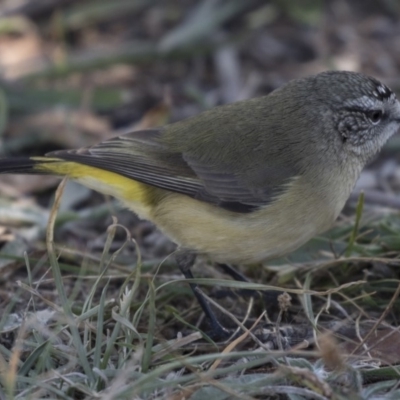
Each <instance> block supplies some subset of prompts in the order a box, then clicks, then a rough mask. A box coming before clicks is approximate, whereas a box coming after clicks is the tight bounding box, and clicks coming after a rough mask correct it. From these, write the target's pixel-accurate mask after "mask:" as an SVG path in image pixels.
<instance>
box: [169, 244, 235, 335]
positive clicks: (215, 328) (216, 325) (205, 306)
mask: <svg viewBox="0 0 400 400" xmlns="http://www.w3.org/2000/svg"><path fill="white" fill-rule="evenodd" d="M175 259H176V262H177V264H178V267H179V269H180V270H181V272H182V274H183V275H184V277H185V278H186V279H193V278H194V276H193V274H192V271H191V269H190V268H191V267H192V266H193V264H194V262H195V260H196V255H195V254H193V253H191V252H189V251H185V250H178V251H177V253H176V254H175ZM189 285H190V287H191V289H192V291H193V293H194V295H195V296H196V299H197V301H198V303H199V304H200V307H201V308H202V310H203V312H204V314H205V315H206V317H207V318H208V321H209V322H210V324H211V330H212V336H213V337H216V338H218V339H227V338H228V337H230V336H231V335H232V332H231V331H230V330H229V329H227V328H225V327H224V326H223V325H222V324H221V323H220V322H219V320H218V318H217V316H216V315H215V313H214V311H213V310H212V308H211V305H210V303H209V302H208V300H207V299H206V298H205V297H204V295H203V294H202V292H201V291H200V289H199V287H198V286H197V285H196V284H195V283H190V284H189Z"/></svg>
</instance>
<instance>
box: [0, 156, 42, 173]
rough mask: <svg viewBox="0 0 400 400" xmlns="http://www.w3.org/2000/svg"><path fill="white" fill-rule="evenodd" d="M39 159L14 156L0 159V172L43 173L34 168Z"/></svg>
mask: <svg viewBox="0 0 400 400" xmlns="http://www.w3.org/2000/svg"><path fill="white" fill-rule="evenodd" d="M37 164H40V161H36V160H32V159H30V158H24V157H16V158H3V159H0V174H43V173H44V172H41V171H37V170H35V169H34V167H35V165H37Z"/></svg>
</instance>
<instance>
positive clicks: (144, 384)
mask: <svg viewBox="0 0 400 400" xmlns="http://www.w3.org/2000/svg"><path fill="white" fill-rule="evenodd" d="M63 184H64V183H62V184H61V185H60V187H59V189H58V190H57V193H56V197H55V202H54V205H53V209H52V211H51V213H50V219H49V223H48V226H47V235H46V246H47V256H48V258H46V259H43V260H42V261H39V262H37V264H40V266H39V267H38V265H36V266H34V265H33V264H32V260H30V259H29V258H28V257H27V256H25V266H26V271H27V278H26V279H24V280H23V281H22V280H21V281H18V282H17V285H18V287H19V291H18V292H17V293H15V295H14V296H13V298H12V299H11V301H10V303H9V304H8V308H7V309H5V312H4V313H3V314H2V318H1V323H0V333H1V334H0V376H1V383H2V385H1V389H0V398H2V399H27V398H29V399H40V398H60V399H77V398H78V399H79V398H82V399H83V398H85V399H133V398H138V399H142V398H143V399H181V398H190V399H199V400H200V399H205V398H210V397H211V398H213V399H233V398H237V399H254V398H273V396H275V397H274V398H289V399H296V400H297V399H396V398H398V397H399V396H400V388H399V387H398V386H399V381H400V380H399V377H400V369H399V368H397V367H396V366H391V365H388V364H387V362H386V361H385V357H387V356H388V354H385V352H384V351H383V352H382V351H381V353H379V352H378V351H376V349H377V348H379V346H380V343H381V344H382V343H384V342H385V337H384V336H385V335H386V336H387V337H389V339H390V340H391V343H392V345H393V343H396V340H397V341H398V340H399V338H398V335H397V328H396V310H397V309H398V308H399V302H398V294H399V292H400V281H399V280H398V279H397V278H395V277H392V278H388V277H381V279H374V280H370V279H368V276H367V275H365V273H364V276H363V268H365V266H366V264H367V263H374V262H381V263H382V262H386V263H388V264H389V265H392V266H393V273H396V268H397V265H398V262H397V261H396V258H393V255H394V254H395V253H393V251H392V249H390V247H388V243H391V242H392V243H394V238H395V237H397V235H398V230H397V229H398V226H399V221H398V220H397V218H398V217H397V216H393V215H391V216H390V217H388V218H387V221H385V218H383V219H382V217H380V219H379V220H378V219H372V220H370V221H369V222H368V224H367V226H365V225H363V221H362V219H361V208H360V206H359V207H358V208H357V215H358V217H357V223H356V224H355V225H353V226H352V225H348V224H347V221H346V224H343V223H342V224H338V226H337V227H336V228H334V229H333V231H331V233H330V234H329V235H330V236H331V237H332V236H333V237H335V236H336V241H337V242H338V243H339V244H340V242H341V241H346V240H347V244H348V245H347V246H345V250H344V252H343V254H345V255H344V256H342V257H339V258H338V259H336V260H334V259H332V254H331V260H330V261H326V260H325V261H323V260H322V259H320V261H319V262H315V261H314V262H313V263H309V262H308V263H307V262H305V263H303V264H302V268H300V269H298V273H296V274H293V273H292V271H291V269H290V268H285V267H283V270H284V271H286V272H285V273H284V274H283V275H282V276H281V277H280V278H281V279H282V278H284V276H285V274H289V275H290V276H291V278H287V277H286V278H284V279H283V280H286V281H287V282H289V284H286V285H285V288H284V287H279V286H272V285H264V284H257V283H246V282H235V281H231V280H225V279H221V278H220V277H219V276H218V275H216V276H215V277H211V278H198V279H194V280H193V281H194V282H197V283H198V284H200V285H201V287H202V288H204V290H205V291H208V290H207V287H208V286H211V287H213V288H214V290H215V288H216V287H217V288H220V289H219V290H221V288H224V290H228V288H234V289H253V290H259V291H266V290H271V289H272V290H281V291H282V290H284V291H285V292H286V293H288V294H290V297H289V295H285V296H286V297H284V298H281V304H280V310H279V312H278V317H277V318H276V319H275V321H276V322H271V323H269V322H268V319H267V317H266V314H265V311H261V310H260V311H257V307H259V304H258V306H257V303H259V301H257V299H252V300H251V301H249V299H247V300H245V301H243V299H241V300H239V299H236V300H235V301H233V305H234V306H233V307H232V302H229V300H227V299H225V298H222V300H217V301H216V300H215V297H214V296H213V297H211V298H210V297H209V299H210V302H211V303H213V304H214V305H215V307H216V309H217V310H218V309H220V310H219V312H220V313H221V317H222V318H223V319H226V320H228V321H229V324H231V325H233V326H237V325H240V326H242V328H243V333H242V334H241V335H239V336H238V337H236V338H235V339H233V340H231V341H230V342H226V343H214V342H212V341H211V340H210V338H209V337H207V335H206V333H204V332H203V330H204V329H206V326H205V328H204V324H200V328H202V329H203V330H200V329H199V328H196V326H197V323H196V320H197V319H198V317H199V315H200V314H201V313H200V312H199V309H198V307H197V306H194V305H193V304H191V303H192V299H191V298H189V297H188V296H187V295H186V294H184V293H183V294H182V293H179V291H182V290H183V289H186V285H185V284H181V283H180V282H179V281H180V280H176V279H171V275H168V273H163V272H158V270H159V268H158V267H160V265H156V266H155V268H156V270H155V274H154V275H153V274H149V273H148V272H144V271H143V269H142V268H141V267H143V265H142V262H141V260H140V251H137V254H138V258H137V260H136V263H135V267H134V268H133V269H125V270H124V269H121V268H120V266H119V267H118V268H115V266H116V264H117V262H116V261H117V260H118V256H119V255H120V254H121V252H122V251H123V249H124V248H125V247H126V246H128V245H131V244H132V243H133V241H132V238H131V237H130V234H129V232H128V231H127V230H126V229H125V228H124V227H122V226H121V225H119V224H118V223H117V221H114V223H113V224H112V225H111V226H110V228H109V229H108V233H107V238H106V240H105V244H104V250H103V254H102V255H101V257H100V259H99V260H98V262H97V269H96V268H94V269H95V270H97V271H98V272H97V274H96V275H93V265H91V266H90V267H89V265H88V260H86V261H83V262H82V265H81V268H80V270H79V272H72V273H71V272H69V273H67V274H66V265H65V264H63V263H60V262H59V257H60V256H61V255H62V249H61V250H60V249H58V248H57V247H56V246H55V244H54V226H55V224H56V217H57V208H58V205H59V202H60V198H61V193H62V190H63ZM359 204H361V202H360V203H359ZM61 218H62V216H61ZM354 227H358V229H357V230H356V229H355V228H354ZM118 229H123V230H124V232H125V235H126V240H125V242H124V243H123V244H122V245H121V247H120V248H118V249H117V250H114V251H111V248H112V244H113V241H114V240H115V235H116V232H117V230H118ZM343 232H346V234H345V235H344V236H343ZM389 232H390V233H391V234H389ZM382 233H386V235H382ZM329 235H328V236H329ZM388 239H389V240H388ZM331 241H333V243H334V244H335V240H332V239H331ZM322 243H324V242H323V241H322ZM324 244H325V243H324ZM349 248H350V249H351V250H349ZM378 248H380V252H381V253H380V254H379V252H378ZM320 254H323V255H324V256H327V254H326V251H325V250H321V251H320ZM359 254H361V255H362V257H359ZM314 256H315V254H314ZM286 261H287V260H286ZM92 262H93V261H92ZM334 264H335V267H332V266H333V265H334ZM36 268H39V270H43V269H44V270H45V271H46V272H45V273H44V274H43V275H42V276H41V277H40V278H39V279H38V278H37V277H36V276H37V273H38V271H37V270H36V271H35V269H36ZM50 270H51V274H52V278H49V271H50ZM161 270H162V269H161ZM70 271H77V270H76V269H71V270H70ZM122 271H123V272H122ZM210 271H211V272H210V273H211V274H213V273H214V271H213V270H210ZM337 271H339V272H338V273H337ZM386 272H387V271H386ZM333 273H335V275H334V276H333V275H332V274H333ZM168 277H169V279H168ZM360 278H363V279H360ZM333 279H335V281H336V283H337V285H336V286H335V285H332V280H333ZM115 280H117V281H118V282H120V283H119V284H118V285H115V284H114V283H113V282H114V281H115ZM275 280H276V281H278V280H277V279H275ZM115 286H117V288H116V287H115ZM176 287H179V288H180V290H179V291H178V293H177V294H176V293H174V291H175V288H176ZM49 289H50V291H53V293H54V291H55V293H54V295H53V296H52V298H49V296H48V295H46V293H49ZM116 289H117V290H116ZM83 293H86V296H85V297H82V294H83ZM217 293H218V292H217ZM228 297H229V296H228ZM296 297H297V298H298V299H299V301H297V302H296ZM176 299H178V301H179V303H176ZM22 300H23V301H24V305H23V306H22V308H21V307H19V306H18V304H19V303H21V301H22ZM168 302H169V304H168ZM244 304H245V306H244ZM249 304H250V306H249ZM14 309H19V311H16V310H14ZM291 310H292V311H291ZM241 321H246V323H244V324H242V322H241ZM368 324H369V325H368ZM185 326H186V327H185ZM260 326H261V327H260ZM367 326H368V328H366V327H367ZM182 329H184V330H185V333H184V334H182V333H181V331H180V330H182ZM249 329H250V330H249ZM382 329H384V335H383V336H382V335H380V336H379V335H378V336H377V332H379V330H382ZM171 331H172V332H173V333H172V334H171ZM350 331H354V332H355V335H353V336H352V337H351V335H350V334H349V332H350ZM165 332H169V336H170V337H169V338H166V337H165V336H164V335H165ZM205 332H206V331H205ZM390 335H392V336H390ZM393 335H394V336H393ZM7 340H8V341H7ZM346 346H347V347H346ZM346 349H347V350H346ZM349 349H350V350H349ZM386 351H387V352H388V353H393V351H390V348H389V349H388V350H386ZM352 352H353V353H354V354H353V355H352V354H351V353H352ZM379 354H380V355H381V356H382V358H381V359H380V358H379ZM391 355H392V354H391Z"/></svg>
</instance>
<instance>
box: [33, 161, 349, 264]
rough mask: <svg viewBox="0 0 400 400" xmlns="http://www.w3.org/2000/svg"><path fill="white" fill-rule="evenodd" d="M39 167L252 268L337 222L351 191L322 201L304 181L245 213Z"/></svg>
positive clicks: (91, 173)
mask: <svg viewBox="0 0 400 400" xmlns="http://www.w3.org/2000/svg"><path fill="white" fill-rule="evenodd" d="M39 169H42V170H49V171H51V172H53V173H55V174H59V175H67V176H69V177H70V178H72V179H75V180H77V181H78V182H80V183H82V184H83V185H86V186H88V187H90V188H92V189H94V190H96V191H99V192H102V193H104V194H108V195H111V196H114V197H116V198H117V199H119V200H121V201H122V203H123V204H124V205H125V206H127V207H128V208H129V209H131V210H132V211H134V212H135V213H137V214H138V215H139V216H140V217H141V218H143V219H147V220H150V221H152V222H154V223H155V224H156V225H157V226H158V227H159V228H160V229H161V230H162V231H163V232H164V233H165V234H166V235H168V236H169V237H170V238H171V239H172V240H173V241H175V242H176V243H177V244H178V245H180V246H182V247H184V248H187V249H191V250H194V251H196V252H198V253H201V254H206V255H208V256H209V257H210V258H211V259H213V260H214V261H217V262H222V263H223V262H225V263H234V264H253V263H257V262H261V261H264V260H267V259H271V258H275V257H278V256H281V255H284V254H286V253H288V252H290V251H293V250H294V249H296V248H298V247H299V246H300V245H302V244H303V243H305V242H307V241H308V240H309V239H310V238H311V237H313V236H314V235H315V234H317V233H319V232H321V231H323V230H325V229H327V228H328V227H329V226H330V225H331V224H332V223H333V221H334V220H335V219H336V217H337V215H338V214H339V212H340V210H341V209H342V207H343V205H344V202H345V201H346V199H347V197H348V195H349V192H350V190H351V188H348V189H346V193H344V192H343V187H344V185H343V184H341V185H338V188H339V187H340V188H341V190H338V188H336V187H332V188H330V186H332V185H327V187H328V189H327V190H329V193H325V195H324V196H322V197H321V196H319V195H316V193H315V191H314V188H313V187H311V186H310V185H308V184H307V182H304V181H302V180H301V178H300V179H297V180H295V181H294V182H292V184H291V186H290V189H289V190H288V191H287V192H286V193H285V194H284V195H283V196H281V197H280V198H279V201H276V202H273V203H271V204H270V205H268V206H265V207H264V208H261V209H259V210H258V211H255V212H252V213H247V214H241V213H234V212H230V211H227V210H224V209H221V208H218V207H217V206H214V205H211V204H208V203H205V202H201V201H198V200H195V199H192V198H190V197H188V196H185V195H182V194H177V193H173V192H169V191H165V190H162V189H155V188H153V187H150V186H148V185H145V184H142V183H139V182H137V181H134V180H132V179H128V178H125V177H123V176H120V175H118V174H115V173H112V172H107V171H104V170H101V169H98V168H94V167H89V166H84V165H80V164H77V163H72V162H59V163H49V164H43V165H42V166H40V167H39ZM333 186H335V185H333ZM347 192H348V193H347Z"/></svg>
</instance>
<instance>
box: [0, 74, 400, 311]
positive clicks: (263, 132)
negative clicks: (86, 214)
mask: <svg viewBox="0 0 400 400" xmlns="http://www.w3.org/2000/svg"><path fill="white" fill-rule="evenodd" d="M399 127H400V103H399V101H398V100H397V99H396V96H395V94H394V93H393V92H392V91H391V90H390V89H389V88H388V87H387V86H385V85H384V84H382V83H380V82H379V81H378V80H376V79H374V78H372V77H368V76H366V75H363V74H361V73H356V72H348V71H330V72H323V73H320V74H318V75H315V76H310V77H307V78H303V79H298V80H293V81H290V82H289V83H287V84H286V85H284V86H282V87H280V88H279V89H277V90H275V91H273V92H271V93H270V94H269V95H267V96H264V97H259V98H254V99H250V100H244V101H240V102H237V103H233V104H229V105H224V106H220V107H216V108H214V109H212V110H209V111H205V112H203V113H201V114H199V115H197V116H194V117H192V118H188V119H186V120H183V121H180V122H176V123H172V124H169V125H166V126H163V127H160V128H156V129H147V130H140V131H131V132H127V133H125V134H122V135H120V136H117V137H114V138H111V139H109V140H106V141H104V142H101V143H99V144H97V145H94V146H91V147H87V148H82V149H78V150H61V151H56V152H52V153H49V154H47V155H46V156H44V157H30V158H10V159H8V158H6V159H2V160H0V173H22V174H54V175H61V176H67V177H69V178H71V179H74V180H76V181H78V182H80V183H82V184H83V185H86V186H88V187H90V188H92V189H94V190H97V191H99V192H102V193H105V194H108V195H112V196H114V197H115V198H117V199H119V200H121V201H122V203H123V204H124V205H125V206H126V207H128V208H129V209H131V210H132V211H134V212H135V213H136V214H137V215H139V217H141V218H144V219H147V220H150V221H152V222H154V224H155V225H157V226H158V227H159V228H160V229H161V230H162V231H163V232H164V233H165V234H166V235H167V236H169V237H170V238H171V239H172V240H173V241H174V242H175V243H177V244H178V246H179V248H180V249H181V257H178V264H180V267H181V269H182V270H183V271H184V272H185V271H186V272H187V273H185V275H186V276H187V277H190V276H191V275H190V273H189V272H188V271H189V270H190V266H191V263H192V262H193V261H194V257H195V256H196V255H198V254H201V255H206V256H208V257H209V258H210V259H211V260H213V261H215V262H217V263H223V264H235V265H238V264H239V265H245V264H255V263H260V262H263V261H266V260H269V259H272V258H276V257H279V256H282V255H284V254H287V253H288V252H291V251H293V250H295V249H296V248H298V247H299V246H301V245H302V244H304V243H305V242H307V241H308V240H309V239H310V238H312V237H313V236H315V235H316V234H318V233H320V232H323V231H324V230H326V229H327V228H329V227H330V226H331V225H332V223H333V222H334V221H335V219H336V218H337V216H338V215H339V213H340V211H341V210H342V208H343V206H344V204H345V202H346V200H347V199H348V197H349V195H350V192H351V191H352V189H353V187H354V185H355V183H356V181H357V178H358V176H359V174H360V172H361V170H362V168H363V167H364V166H365V164H366V163H367V162H368V160H370V159H371V157H373V156H374V155H375V154H376V153H377V152H378V151H379V150H380V149H381V147H382V146H383V144H384V143H385V142H386V141H387V140H388V138H389V137H390V136H392V135H393V134H394V133H395V132H396V131H397V130H398V129H399ZM182 254H183V255H184V256H182ZM203 308H204V307H203Z"/></svg>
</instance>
